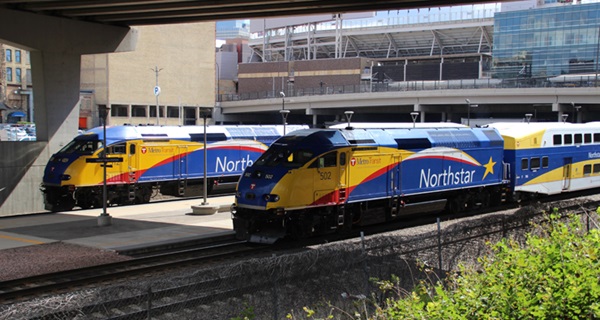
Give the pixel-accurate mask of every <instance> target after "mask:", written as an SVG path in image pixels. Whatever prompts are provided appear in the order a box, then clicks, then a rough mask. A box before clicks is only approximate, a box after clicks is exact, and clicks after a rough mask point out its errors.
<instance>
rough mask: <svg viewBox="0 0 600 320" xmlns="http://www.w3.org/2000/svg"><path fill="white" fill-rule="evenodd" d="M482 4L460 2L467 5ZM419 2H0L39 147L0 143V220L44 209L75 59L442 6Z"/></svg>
mask: <svg viewBox="0 0 600 320" xmlns="http://www.w3.org/2000/svg"><path fill="white" fill-rule="evenodd" d="M479 2H485V1H481V0H461V1H459V2H457V4H458V3H461V4H469V3H479ZM445 4H447V2H446V1H439V0H438V1H422V0H371V1H359V0H345V1H339V0H301V1H298V0H269V1H264V0H244V1H242V0H228V1H218V2H216V1H207V0H204V1H177V0H175V1H173V0H152V1H150V0H148V1H144V0H142V1H120V0H105V1H67V0H56V1H52V0H51V1H47V0H28V1H19V0H0V39H2V41H4V42H5V43H8V44H11V45H15V46H18V47H22V48H24V49H27V50H28V51H30V53H31V66H32V81H33V83H34V86H35V90H34V92H33V99H34V101H35V122H36V126H37V138H38V141H37V142H27V143H14V142H4V141H3V142H0V216H10V215H18V214H27V213H37V212H41V211H43V201H42V194H41V192H40V191H39V190H38V187H39V184H40V182H41V179H42V175H43V169H44V166H45V164H46V162H47V161H48V159H49V157H50V155H51V152H52V151H55V150H58V149H59V148H60V147H61V146H63V145H65V144H66V143H68V142H69V141H70V139H71V138H72V132H76V130H77V126H78V122H77V116H78V111H79V110H78V109H77V108H76V106H77V102H78V99H79V88H80V56H81V55H82V54H97V53H108V52H122V51H130V50H135V46H136V39H137V34H136V32H135V31H134V30H133V29H131V28H130V26H135V25H145V24H164V23H183V22H193V21H206V20H227V19H238V18H250V17H270V16H282V15H302V14H312V13H326V12H331V13H343V12H353V11H372V10H386V9H394V10H395V9H402V8H414V7H423V6H436V5H445Z"/></svg>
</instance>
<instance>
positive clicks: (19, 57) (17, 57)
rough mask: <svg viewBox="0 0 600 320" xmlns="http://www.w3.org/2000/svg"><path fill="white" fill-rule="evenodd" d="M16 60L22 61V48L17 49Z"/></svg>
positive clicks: (17, 61)
mask: <svg viewBox="0 0 600 320" xmlns="http://www.w3.org/2000/svg"><path fill="white" fill-rule="evenodd" d="M15 62H16V63H21V50H15Z"/></svg>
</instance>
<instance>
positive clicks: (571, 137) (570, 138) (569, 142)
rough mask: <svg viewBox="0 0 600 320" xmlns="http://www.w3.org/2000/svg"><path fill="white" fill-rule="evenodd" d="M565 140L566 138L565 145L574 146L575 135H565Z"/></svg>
mask: <svg viewBox="0 0 600 320" xmlns="http://www.w3.org/2000/svg"><path fill="white" fill-rule="evenodd" d="M563 138H564V141H565V144H573V135H570V134H565V136H564V137H563Z"/></svg>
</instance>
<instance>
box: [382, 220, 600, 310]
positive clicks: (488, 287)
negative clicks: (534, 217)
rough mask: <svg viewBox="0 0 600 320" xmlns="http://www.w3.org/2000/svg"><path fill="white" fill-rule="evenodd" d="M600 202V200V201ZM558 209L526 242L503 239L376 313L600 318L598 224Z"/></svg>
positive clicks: (599, 240) (599, 243)
mask: <svg viewBox="0 0 600 320" xmlns="http://www.w3.org/2000/svg"><path fill="white" fill-rule="evenodd" d="M599 210H600V208H599ZM568 221H569V222H561V221H559V216H558V215H557V214H556V212H555V213H554V214H552V215H549V217H548V219H547V221H546V222H545V223H543V224H542V226H540V227H541V230H542V234H541V235H533V234H529V235H527V241H526V245H525V246H523V247H521V246H520V245H519V244H518V243H516V242H515V241H513V240H510V239H505V240H503V241H501V242H499V243H497V244H495V245H492V246H491V248H492V254H491V255H489V256H486V257H482V258H480V259H479V262H480V265H479V266H478V267H477V268H475V267H464V266H461V267H460V272H458V273H456V274H453V275H451V276H449V277H448V278H447V279H446V281H445V282H444V283H440V282H435V283H434V282H432V281H429V282H421V283H420V284H419V285H418V286H417V288H416V289H415V290H414V291H413V292H411V293H410V294H408V296H407V297H405V298H403V299H400V300H393V299H388V300H387V301H386V306H385V307H384V308H381V309H379V314H378V315H377V316H376V318H378V319H477V320H480V319H600V302H599V301H600V232H599V231H598V230H597V229H594V230H591V231H589V232H587V231H586V230H583V227H582V224H581V222H580V221H579V219H575V218H573V219H569V220H568Z"/></svg>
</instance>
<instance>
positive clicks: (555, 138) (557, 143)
mask: <svg viewBox="0 0 600 320" xmlns="http://www.w3.org/2000/svg"><path fill="white" fill-rule="evenodd" d="M552 138H553V139H552V140H553V142H552V143H553V144H554V145H555V146H560V145H561V144H562V136H561V135H560V134H555V135H554V136H553V137H552Z"/></svg>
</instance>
